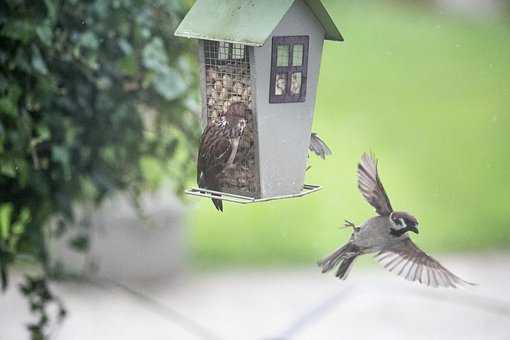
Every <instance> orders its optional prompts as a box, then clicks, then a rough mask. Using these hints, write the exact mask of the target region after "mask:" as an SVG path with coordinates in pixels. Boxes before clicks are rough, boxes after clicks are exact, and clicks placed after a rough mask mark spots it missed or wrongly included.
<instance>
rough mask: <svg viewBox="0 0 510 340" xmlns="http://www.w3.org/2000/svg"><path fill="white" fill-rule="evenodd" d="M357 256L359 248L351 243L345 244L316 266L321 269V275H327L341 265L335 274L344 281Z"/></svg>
mask: <svg viewBox="0 0 510 340" xmlns="http://www.w3.org/2000/svg"><path fill="white" fill-rule="evenodd" d="M358 255H360V251H359V248H358V247H357V246H355V245H354V244H352V243H347V244H346V245H345V246H343V247H341V248H339V249H337V250H336V251H335V252H334V253H333V254H331V255H329V256H328V257H326V258H324V259H323V260H321V261H319V262H318V263H317V264H318V265H319V267H321V269H322V273H327V272H329V271H330V270H331V269H333V268H335V267H336V266H337V265H338V264H339V263H341V264H340V266H339V267H338V271H337V272H336V277H338V278H339V279H342V280H345V279H346V278H347V276H348V275H349V271H350V269H351V267H352V264H353V263H354V260H355V259H356V257H357V256H358Z"/></svg>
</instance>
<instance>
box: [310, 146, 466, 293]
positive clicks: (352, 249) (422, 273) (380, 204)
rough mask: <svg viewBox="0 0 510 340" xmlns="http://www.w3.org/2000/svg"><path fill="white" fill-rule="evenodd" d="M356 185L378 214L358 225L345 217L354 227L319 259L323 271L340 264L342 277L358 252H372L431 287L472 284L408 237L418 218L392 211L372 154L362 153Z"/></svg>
mask: <svg viewBox="0 0 510 340" xmlns="http://www.w3.org/2000/svg"><path fill="white" fill-rule="evenodd" d="M358 187H359V190H360V191H361V194H362V195H363V197H365V199H366V200H367V201H368V203H370V204H371V205H372V206H373V207H374V208H375V210H376V211H377V214H378V215H379V216H376V217H372V218H370V219H369V220H367V221H366V222H365V223H363V224H362V225H360V226H356V225H354V224H353V223H351V222H349V221H346V224H345V226H346V227H352V228H353V233H352V235H351V238H350V240H349V242H347V244H346V245H344V246H343V247H341V248H339V249H338V250H336V251H335V252H334V253H333V254H331V255H330V256H328V257H326V258H325V259H323V260H322V261H320V262H319V263H318V265H319V266H320V267H321V269H322V272H323V273H326V272H328V271H330V270H331V269H333V268H335V267H336V266H337V265H339V267H338V270H337V272H336V277H338V278H339V279H342V280H345V279H346V278H347V276H348V274H349V270H350V269H351V267H352V265H353V263H354V260H355V259H356V258H357V257H358V256H360V255H365V254H375V257H376V258H377V259H378V261H379V262H381V263H383V264H384V267H385V268H387V269H388V270H389V271H395V272H396V273H397V274H398V275H400V276H401V277H404V278H405V279H406V280H409V281H418V282H420V283H422V284H426V285H427V286H433V287H452V288H456V287H457V286H458V285H463V284H469V285H472V284H471V283H469V282H466V281H464V280H462V279H461V278H459V277H458V276H456V275H455V274H453V273H452V272H450V271H449V270H448V269H446V268H445V267H443V266H442V265H441V264H440V263H439V262H438V261H436V260H435V259H433V258H432V257H430V256H429V255H427V254H426V253H425V252H423V251H422V250H421V249H420V248H418V247H417V246H416V245H415V244H414V243H413V241H411V239H410V238H409V235H408V232H410V231H412V232H414V233H416V234H418V220H417V219H416V218H415V217H414V216H412V215H411V214H409V213H406V212H401V211H393V208H392V207H391V204H390V200H389V198H388V195H386V192H385V191H384V187H383V184H382V182H381V180H380V178H379V174H378V169H377V160H376V159H375V158H374V157H373V156H372V155H368V154H363V156H362V157H361V162H360V163H359V165H358Z"/></svg>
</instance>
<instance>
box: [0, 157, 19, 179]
mask: <svg viewBox="0 0 510 340" xmlns="http://www.w3.org/2000/svg"><path fill="white" fill-rule="evenodd" d="M0 174H2V175H4V176H6V177H10V178H16V166H15V165H14V162H13V161H12V160H5V161H2V162H1V163H0Z"/></svg>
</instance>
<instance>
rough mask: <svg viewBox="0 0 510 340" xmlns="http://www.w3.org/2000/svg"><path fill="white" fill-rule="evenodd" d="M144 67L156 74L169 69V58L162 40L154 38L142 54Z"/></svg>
mask: <svg viewBox="0 0 510 340" xmlns="http://www.w3.org/2000/svg"><path fill="white" fill-rule="evenodd" d="M142 58H143V59H142V61H143V66H145V67H146V68H148V69H149V70H153V71H155V72H161V70H163V69H168V56H167V55H166V52H165V48H164V45H163V41H162V40H161V38H154V39H152V41H151V42H150V43H149V44H147V45H146V46H145V48H144V49H143V52H142Z"/></svg>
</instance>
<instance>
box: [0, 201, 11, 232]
mask: <svg viewBox="0 0 510 340" xmlns="http://www.w3.org/2000/svg"><path fill="white" fill-rule="evenodd" d="M12 210H13V207H12V204H11V203H4V204H2V205H1V206H0V238H1V239H3V240H7V238H9V229H10V227H11V215H12Z"/></svg>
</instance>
